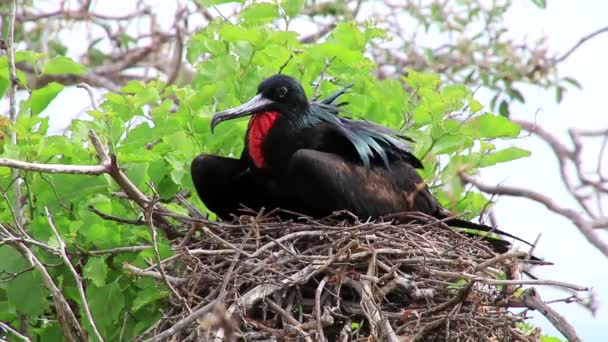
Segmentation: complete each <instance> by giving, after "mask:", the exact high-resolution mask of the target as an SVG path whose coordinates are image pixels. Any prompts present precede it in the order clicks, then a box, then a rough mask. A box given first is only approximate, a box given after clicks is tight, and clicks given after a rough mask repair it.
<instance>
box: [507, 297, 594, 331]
mask: <svg viewBox="0 0 608 342" xmlns="http://www.w3.org/2000/svg"><path fill="white" fill-rule="evenodd" d="M507 305H508V306H509V307H526V308H530V309H534V310H537V311H538V312H540V313H541V314H543V316H545V317H546V318H547V319H548V320H549V322H551V324H553V326H554V327H555V328H556V329H557V330H559V331H560V332H561V333H562V334H564V336H565V337H566V338H567V339H568V341H574V342H579V341H582V340H581V338H580V337H579V336H578V335H577V334H576V330H574V327H573V326H572V325H571V324H570V323H568V321H566V319H565V318H564V317H563V316H562V315H560V314H559V313H557V311H555V310H553V309H552V308H551V307H550V306H549V305H547V304H545V303H544V302H543V301H542V299H541V297H540V295H539V294H538V291H536V289H534V288H533V287H532V288H529V289H526V290H524V292H523V293H522V295H521V296H520V298H511V299H509V302H508V304H507Z"/></svg>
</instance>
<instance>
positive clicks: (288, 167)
mask: <svg viewBox="0 0 608 342" xmlns="http://www.w3.org/2000/svg"><path fill="white" fill-rule="evenodd" d="M348 89H349V86H347V87H345V88H344V89H341V90H339V91H338V92H336V93H335V94H333V95H330V96H329V97H328V98H326V99H325V100H322V101H319V102H309V101H308V98H307V97H306V94H305V92H304V89H303V88H302V86H301V85H300V83H299V82H298V81H297V80H296V79H294V78H292V77H289V76H286V75H282V74H278V75H274V76H272V77H269V78H267V79H265V80H264V81H262V83H261V84H260V85H259V87H258V91H257V94H256V95H255V96H253V98H251V100H249V101H247V102H246V103H244V104H242V105H240V106H237V107H234V108H230V109H227V110H224V111H221V112H219V113H216V114H215V115H214V117H213V119H212V121H211V129H212V131H213V129H214V128H215V127H216V126H217V125H218V124H219V123H221V122H224V121H227V120H231V119H236V118H239V117H245V116H251V119H250V122H249V127H248V129H247V134H246V136H245V148H244V149H243V152H242V153H241V157H240V159H234V158H225V157H220V156H214V155H208V154H201V155H199V156H198V157H197V158H196V159H195V160H194V161H193V162H192V167H191V171H192V178H193V182H194V186H195V187H196V190H197V193H198V195H199V197H200V198H201V200H202V201H203V203H205V205H206V206H207V208H208V209H210V210H211V211H213V212H215V213H216V214H217V215H218V216H219V217H220V218H222V219H229V218H230V217H231V215H238V213H239V210H240V209H242V208H243V207H247V208H251V209H254V210H260V209H261V208H265V209H266V210H271V209H275V208H280V209H284V210H287V211H291V212H296V213H299V214H304V215H307V216H311V217H313V218H322V217H325V216H327V215H331V214H332V213H333V212H336V211H341V210H348V211H350V212H351V213H353V214H355V215H357V216H358V217H359V218H360V219H362V220H365V219H367V218H372V219H374V218H381V217H384V216H386V215H391V214H396V213H403V212H412V211H418V212H422V213H424V214H426V215H430V216H433V217H435V218H437V219H441V220H445V222H446V223H447V224H449V225H451V226H455V227H461V228H469V229H473V230H477V231H484V232H487V231H492V232H494V233H497V234H502V235H504V236H508V237H512V238H514V239H517V240H520V241H523V240H521V239H519V238H517V237H515V236H512V235H511V234H508V233H506V232H503V231H500V230H497V229H495V228H493V227H488V226H485V225H480V224H476V223H473V222H469V221H465V220H461V219H456V218H451V219H449V217H450V216H452V215H451V213H450V212H449V211H448V210H446V209H445V208H443V207H442V206H441V205H440V204H439V202H438V201H437V199H436V198H435V197H434V196H433V195H432V194H431V193H430V191H429V189H428V187H427V186H426V184H424V181H423V180H422V178H421V177H420V175H419V174H418V171H417V169H421V168H423V165H422V163H421V162H420V160H418V159H417V158H416V156H415V155H414V154H413V151H412V147H411V143H412V142H413V141H412V140H411V139H409V138H408V137H406V136H404V135H402V134H401V133H400V132H397V131H394V130H392V129H389V128H387V127H383V126H380V125H377V124H374V123H371V122H368V121H362V120H351V119H349V118H346V117H343V116H341V115H340V114H342V113H344V112H346V109H345V105H344V103H341V104H339V105H334V104H333V103H334V102H336V101H337V100H338V98H340V97H341V96H342V95H343V94H345V93H346V92H347V90H348ZM388 114H389V113H387V115H388ZM393 217H394V216H393ZM488 240H492V241H491V243H492V244H493V245H494V246H495V249H496V250H497V251H498V252H504V251H506V250H508V249H509V247H510V244H509V243H508V242H506V241H503V240H496V239H490V238H488ZM524 242H525V241H524Z"/></svg>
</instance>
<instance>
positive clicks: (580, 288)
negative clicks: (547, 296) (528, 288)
mask: <svg viewBox="0 0 608 342" xmlns="http://www.w3.org/2000/svg"><path fill="white" fill-rule="evenodd" d="M428 272H429V273H431V274H434V275H437V276H440V277H445V278H452V279H468V280H474V281H478V282H480V283H484V284H488V285H551V286H559V287H565V288H568V289H572V290H575V291H589V287H586V286H581V285H576V284H571V283H566V282H563V281H558V280H532V279H521V280H500V279H490V278H484V277H479V276H476V275H474V274H469V273H464V272H462V273H461V272H448V271H439V270H428Z"/></svg>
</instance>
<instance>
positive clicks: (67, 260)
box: [44, 206, 104, 342]
mask: <svg viewBox="0 0 608 342" xmlns="http://www.w3.org/2000/svg"><path fill="white" fill-rule="evenodd" d="M44 212H45V213H46V219H47V221H48V223H49V226H50V227H51V229H52V230H53V233H55V237H56V238H57V241H58V242H59V251H60V252H61V259H63V262H64V263H65V265H66V266H67V267H68V269H69V270H70V272H71V273H72V275H73V276H74V280H75V281H76V287H77V288H78V294H79V295H80V300H81V301H82V306H83V309H84V313H85V315H86V316H87V320H88V321H89V324H90V325H91V328H92V329H93V332H94V333H95V337H97V340H99V341H101V342H103V341H104V340H103V337H101V334H100V333H99V330H97V325H96V324H95V320H94V319H93V315H92V314H91V309H90V308H89V302H88V301H87V296H86V295H85V293H84V287H83V286H82V278H81V277H80V275H79V274H78V272H77V271H76V269H75V268H74V265H72V262H71V261H70V258H69V257H68V255H67V253H66V250H65V241H63V239H62V238H61V235H59V232H58V231H57V227H55V222H54V221H53V216H52V215H51V212H50V211H49V208H47V207H46V206H45V207H44Z"/></svg>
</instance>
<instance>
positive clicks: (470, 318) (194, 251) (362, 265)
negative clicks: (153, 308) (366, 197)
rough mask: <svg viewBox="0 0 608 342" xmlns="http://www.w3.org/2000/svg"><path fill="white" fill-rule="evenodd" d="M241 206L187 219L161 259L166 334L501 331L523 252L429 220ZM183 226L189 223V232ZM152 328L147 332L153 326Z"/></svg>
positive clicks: (336, 337) (461, 335)
mask: <svg viewBox="0 0 608 342" xmlns="http://www.w3.org/2000/svg"><path fill="white" fill-rule="evenodd" d="M348 221H349V220H344V219H338V218H335V217H334V218H328V219H324V220H320V221H313V220H305V221H296V222H293V221H291V222H281V221H278V220H276V219H270V218H266V219H264V218H260V217H259V216H258V217H255V216H242V217H240V218H239V219H238V220H237V221H235V222H233V223H230V224H228V223H217V222H208V223H206V224H202V225H200V226H198V227H197V229H199V231H200V235H198V234H196V235H197V236H190V237H189V238H188V241H189V242H188V244H189V245H188V246H184V242H183V241H182V244H181V246H179V247H180V249H178V253H177V255H176V256H175V257H174V258H172V259H171V260H170V261H169V262H168V263H165V265H164V266H165V267H164V268H165V272H166V273H167V274H171V275H175V274H178V275H179V277H173V276H172V277H169V276H168V275H165V278H164V279H165V281H169V282H171V284H172V285H173V295H172V296H171V307H170V308H169V309H168V310H167V311H166V312H165V315H164V318H163V319H162V320H161V321H160V322H159V324H157V325H156V326H155V327H154V330H151V331H149V332H147V334H148V336H157V337H162V336H163V335H162V332H164V331H171V333H172V340H175V341H187V340H198V341H258V340H260V341H261V340H266V341H374V340H376V341H385V340H386V341H399V340H404V341H512V340H526V337H525V336H523V335H522V334H521V332H519V331H518V330H517V328H516V325H517V323H518V322H522V320H523V319H524V317H522V316H520V315H517V314H515V313H513V312H511V311H509V310H508V308H507V305H505V303H506V301H507V298H508V297H509V296H511V295H512V293H513V291H514V288H513V287H512V286H507V285H505V284H507V283H508V282H503V283H501V281H500V280H497V279H505V276H506V277H507V279H508V278H509V277H513V276H515V275H514V274H513V272H514V270H517V269H519V267H517V266H518V265H521V262H522V261H525V260H524V258H522V257H523V256H525V255H526V253H523V252H515V253H514V252H510V253H507V254H502V255H499V254H496V253H494V252H493V250H492V249H491V248H490V246H489V245H488V244H487V242H485V241H483V239H481V237H471V236H467V235H465V234H462V233H461V232H457V231H455V230H454V229H452V228H450V227H447V226H446V225H445V224H443V223H441V222H437V221H434V222H427V223H424V224H420V223H410V224H392V223H390V222H363V223H362V222H354V223H353V222H352V220H350V221H351V222H350V223H349V222H348ZM193 231H194V229H193V230H192V231H191V233H192V232H193ZM159 333H160V334H161V335H157V334H159Z"/></svg>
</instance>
